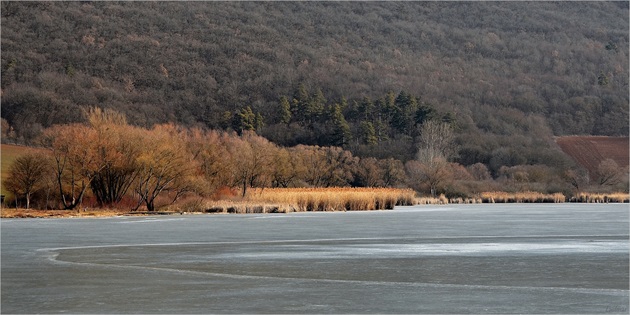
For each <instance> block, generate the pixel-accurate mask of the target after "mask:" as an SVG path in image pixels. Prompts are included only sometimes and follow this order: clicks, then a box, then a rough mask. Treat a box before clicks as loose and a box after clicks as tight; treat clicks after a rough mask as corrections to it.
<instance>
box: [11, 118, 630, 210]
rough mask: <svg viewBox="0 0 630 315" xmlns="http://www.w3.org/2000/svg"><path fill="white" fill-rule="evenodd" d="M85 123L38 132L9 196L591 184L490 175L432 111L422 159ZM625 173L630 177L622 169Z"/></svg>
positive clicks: (519, 171)
mask: <svg viewBox="0 0 630 315" xmlns="http://www.w3.org/2000/svg"><path fill="white" fill-rule="evenodd" d="M84 113H85V114H86V117H87V119H86V121H87V122H86V123H76V124H65V125H54V126H52V127H50V128H47V129H45V130H43V132H42V135H41V136H40V137H39V138H38V139H37V142H38V143H39V145H41V146H42V148H43V149H42V150H38V151H36V152H33V153H27V154H24V155H22V156H19V157H18V158H17V159H16V160H15V161H13V163H12V164H11V165H10V168H9V171H8V176H7V179H6V180H5V181H3V183H2V184H3V188H4V189H6V190H7V191H9V192H11V194H12V195H11V196H8V198H7V200H6V201H7V202H8V203H10V204H15V205H16V206H18V205H19V204H21V205H22V206H23V207H24V206H25V207H26V208H29V207H31V206H34V207H37V208H46V209H49V208H52V209H74V208H77V207H80V206H82V205H83V203H84V199H85V198H86V197H87V198H90V200H92V201H93V202H95V203H97V204H98V205H99V206H101V207H130V208H132V209H139V208H144V209H147V210H148V211H153V210H156V209H157V208H158V207H160V206H164V205H167V204H171V203H174V202H176V201H177V200H179V199H180V198H181V197H183V196H198V197H202V198H207V199H220V198H222V196H221V195H222V194H223V192H225V191H226V190H227V191H230V192H239V193H240V194H241V195H242V196H243V197H245V196H247V194H248V191H249V190H250V188H265V187H397V188H400V187H410V188H413V189H414V190H416V191H418V192H420V193H422V194H424V195H431V196H433V197H436V196H438V195H444V196H445V197H446V198H449V199H451V198H467V197H475V196H479V194H480V193H482V192H486V191H537V192H543V193H556V192H562V194H563V195H565V196H571V195H572V194H573V193H574V192H582V191H584V190H585V189H588V188H589V187H590V188H591V189H592V188H593V187H595V186H589V185H590V184H589V179H588V176H586V177H585V176H584V173H581V172H580V170H579V169H574V168H571V167H570V165H568V166H566V167H565V168H551V167H549V166H545V165H542V164H539V165H517V166H512V167H507V166H503V167H501V168H500V169H499V170H498V172H497V175H496V179H495V178H493V177H492V175H491V173H490V171H489V169H488V168H487V167H486V165H484V164H482V163H475V164H472V165H470V166H463V165H461V164H459V163H456V162H449V157H450V156H451V155H452V154H453V152H454V151H455V150H453V147H452V146H453V143H452V141H453V133H452V127H451V126H450V125H449V124H448V123H446V122H442V121H435V120H433V121H427V122H424V123H423V124H422V126H421V128H420V131H419V132H420V135H419V144H418V150H417V154H416V157H415V159H412V160H409V161H407V162H405V163H403V162H402V161H400V160H396V159H392V158H387V159H377V158H374V157H363V158H360V157H357V156H354V155H353V154H352V153H351V152H350V151H348V150H344V149H343V148H341V147H336V146H324V147H322V146H317V145H311V146H307V145H297V146H293V147H289V148H287V147H281V146H278V145H276V144H274V143H272V142H270V141H268V140H267V139H265V138H263V137H261V136H258V135H256V133H255V132H253V131H250V130H242V131H241V132H240V134H238V133H236V132H224V131H213V130H204V129H201V128H187V127H181V126H177V125H174V124H161V125H155V126H153V127H152V128H150V129H146V128H141V127H136V126H132V125H129V124H128V123H127V122H126V118H125V117H124V115H122V114H120V113H117V112H115V111H112V110H101V109H100V108H97V107H93V108H90V109H89V110H86V111H84ZM598 172H599V173H598V176H599V177H600V178H606V181H601V180H600V181H599V182H598V183H597V186H596V189H598V190H612V191H627V185H628V181H627V176H625V175H624V174H626V175H627V167H625V168H624V167H620V166H618V165H616V164H615V163H614V161H612V160H607V161H604V162H602V165H601V166H600V168H599V169H598ZM624 176H625V177H624Z"/></svg>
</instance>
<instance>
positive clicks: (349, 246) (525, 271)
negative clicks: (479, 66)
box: [0, 204, 629, 314]
mask: <svg viewBox="0 0 630 315" xmlns="http://www.w3.org/2000/svg"><path fill="white" fill-rule="evenodd" d="M628 218H629V212H628V205H627V204H484V205H445V206H414V207H397V208H396V209H395V210H388V211H370V212H329V213H290V214H262V215H261V214H249V215H235V214H232V215H177V216H151V217H113V218H66V219H2V220H1V221H0V223H1V236H2V239H1V241H2V243H1V253H2V257H1V258H2V260H1V267H2V269H1V271H2V274H1V285H2V287H1V289H2V290H1V297H2V300H1V309H0V310H1V311H2V313H5V314H8V313H170V314H172V313H177V314H183V313H205V314H207V313H239V314H240V313H291V314H295V313H318V314H321V313H335V314H338V313H379V314H380V313H413V314H419V313H429V314H437V313H448V314H452V313H458V314H461V313H464V314H481V313H483V314H489V313H500V314H506V313H527V314H532V313H537V314H541V313H545V314H554V313H555V314H560V313H561V314H568V313H570V314H575V313H583V314H596V313H601V314H615V313H620V314H628V304H629V295H628V293H629V285H628V283H629V277H628V274H629V269H628V268H629V264H628V261H629V252H628V248H629V241H628V231H629V225H628Z"/></svg>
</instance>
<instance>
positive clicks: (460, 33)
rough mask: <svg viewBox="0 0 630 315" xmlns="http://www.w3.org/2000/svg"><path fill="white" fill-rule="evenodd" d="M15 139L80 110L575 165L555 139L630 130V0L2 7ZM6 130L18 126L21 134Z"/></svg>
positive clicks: (357, 144)
mask: <svg viewBox="0 0 630 315" xmlns="http://www.w3.org/2000/svg"><path fill="white" fill-rule="evenodd" d="M1 11H2V12H1V14H2V20H1V26H2V34H1V44H2V64H1V70H2V86H1V88H2V118H3V119H5V120H6V121H3V124H4V126H3V139H11V140H13V141H19V142H29V141H31V140H32V139H34V137H35V136H36V135H37V134H38V133H39V132H40V131H41V130H42V129H43V128H47V127H49V126H51V125H53V124H63V123H71V122H78V121H82V120H83V119H84V118H83V117H82V115H81V110H80V108H82V107H86V106H99V107H103V108H111V109H115V110H117V111H119V112H122V113H124V114H125V115H126V116H127V118H128V121H129V122H130V123H131V124H134V125H138V126H141V127H145V128H150V127H151V126H152V125H153V124H156V123H165V122H175V123H179V124H183V125H187V126H197V127H203V128H208V129H226V130H229V129H232V130H235V131H237V132H241V131H243V130H246V129H250V130H256V132H257V133H258V134H260V135H263V136H265V137H266V138H268V139H270V140H271V141H274V142H276V143H278V144H280V145H285V146H292V145H296V144H310V145H322V146H324V145H336V146H342V147H344V148H345V149H348V150H350V151H352V152H353V153H354V154H356V155H358V156H374V157H377V158H388V157H394V158H397V159H400V160H403V161H406V160H410V159H412V158H414V156H415V154H416V152H417V146H416V144H417V143H418V142H419V138H418V137H419V136H420V133H419V130H420V129H419V128H420V125H422V124H423V122H426V121H429V120H438V121H443V122H446V123H449V124H451V125H452V126H454V130H455V142H454V143H455V145H457V149H456V152H454V154H452V157H451V160H453V161H457V162H459V163H461V164H463V165H472V164H475V163H483V164H486V165H487V166H488V167H489V168H490V170H491V171H492V173H493V175H496V174H498V171H499V169H500V167H501V166H514V165H521V164H532V165H533V164H547V165H549V166H553V167H557V166H559V165H561V164H563V163H565V161H564V160H563V157H562V156H561V153H560V151H559V150H557V148H556V147H554V144H553V141H551V139H552V136H554V135H569V134H587V135H628V94H629V93H628V45H629V44H628V29H629V23H628V2H572V1H571V2H560V1H558V2H189V1H185V2H109V1H107V2H6V1H5V2H2V7H1ZM5 127H6V129H5Z"/></svg>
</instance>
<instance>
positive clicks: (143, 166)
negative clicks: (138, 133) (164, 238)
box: [134, 124, 195, 211]
mask: <svg viewBox="0 0 630 315" xmlns="http://www.w3.org/2000/svg"><path fill="white" fill-rule="evenodd" d="M194 163H195V162H194V160H193V159H192V156H191V155H190V154H189V152H188V150H186V147H185V145H184V142H183V141H182V139H181V138H180V137H179V135H178V131H177V128H176V127H175V126H173V125H170V124H168V125H157V126H155V127H154V128H153V129H151V130H146V131H143V132H142V151H141V152H140V154H139V155H138V157H137V158H136V161H135V167H136V171H137V176H136V179H135V184H134V192H135V193H136V194H138V197H139V200H138V205H137V206H136V208H135V210H137V209H138V208H139V207H140V205H142V204H144V205H145V206H146V208H147V210H148V211H155V208H156V199H157V198H158V196H160V194H162V193H163V192H172V193H174V194H175V197H174V198H173V200H172V202H175V201H176V200H177V198H178V197H179V196H181V194H182V193H184V192H186V191H189V190H192V187H191V181H190V180H191V177H192V176H193V175H194V172H193V171H194V169H195V166H194Z"/></svg>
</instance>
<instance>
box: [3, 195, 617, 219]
mask: <svg viewBox="0 0 630 315" xmlns="http://www.w3.org/2000/svg"><path fill="white" fill-rule="evenodd" d="M417 201H418V202H417V203H415V204H414V205H413V206H425V205H434V206H439V205H449V204H450V205H452V204H462V205H463V204H502V203H503V204H549V203H552V202H522V201H521V202H518V201H510V202H450V203H449V202H443V200H442V202H441V201H440V200H435V202H428V201H427V200H426V199H423V200H417ZM560 203H569V204H574V203H582V204H589V203H590V204H628V203H629V202H628V200H624V201H623V202H610V201H608V202H604V201H601V200H590V201H588V202H587V201H584V200H582V201H569V202H560ZM229 209H233V208H229ZM252 209H255V210H256V211H253V210H252ZM267 209H269V210H271V211H269V210H267ZM274 209H276V210H277V209H278V207H275V206H271V207H270V206H268V205H267V206H262V205H261V206H252V207H247V208H244V209H243V210H242V211H228V208H226V209H224V210H223V211H216V209H212V208H211V209H206V210H204V211H187V210H181V209H180V210H158V211H153V212H149V211H130V210H123V209H99V208H89V209H83V210H38V209H25V208H17V209H16V208H2V209H1V210H0V219H35V218H38V219H40V218H109V217H119V216H132V217H144V216H165V215H203V214H206V215H208V214H210V215H222V214H225V215H230V214H271V213H292V212H349V211H391V210H393V209H379V210H333V211H330V210H329V211H297V210H296V208H291V210H293V211H273V210H274ZM285 209H286V208H285Z"/></svg>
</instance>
